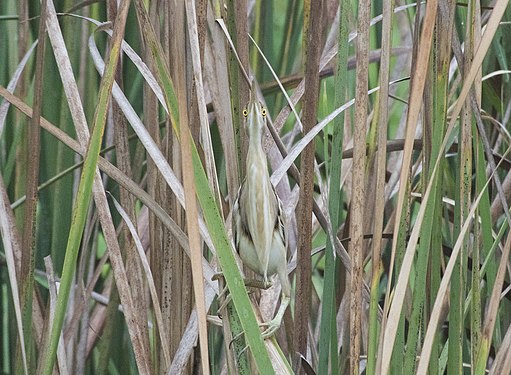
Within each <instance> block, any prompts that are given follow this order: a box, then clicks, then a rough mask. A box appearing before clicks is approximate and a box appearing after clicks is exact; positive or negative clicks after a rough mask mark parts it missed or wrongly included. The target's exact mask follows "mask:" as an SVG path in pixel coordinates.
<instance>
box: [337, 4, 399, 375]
mask: <svg viewBox="0 0 511 375" xmlns="http://www.w3.org/2000/svg"><path fill="white" fill-rule="evenodd" d="M393 13H394V1H393V0H391V1H385V2H384V3H383V21H382V41H381V44H382V45H381V51H382V52H381V63H380V71H379V85H380V92H379V94H378V99H379V100H378V104H377V105H378V108H377V113H378V116H377V120H378V131H377V133H378V134H377V137H378V140H377V142H378V151H377V154H376V161H375V163H376V178H375V185H376V188H375V191H374V195H375V197H374V201H375V207H374V224H373V228H374V229H373V233H374V237H373V251H372V275H371V301H370V307H369V339H368V343H369V345H368V348H367V374H369V375H373V374H375V373H376V369H377V362H378V358H379V357H380V355H378V341H379V340H378V336H379V335H378V334H379V323H378V306H379V305H378V298H379V293H380V292H379V284H380V276H381V273H382V271H383V270H382V264H381V255H380V254H381V247H382V239H383V238H382V235H381V234H383V220H384V217H385V213H384V209H385V207H384V204H385V202H384V201H383V200H381V199H379V197H383V196H384V195H385V173H386V171H387V168H386V165H387V131H388V117H389V109H388V105H389V78H390V77H389V75H390V52H391V45H392V43H391V41H392V20H393ZM339 48H340V47H339Z"/></svg>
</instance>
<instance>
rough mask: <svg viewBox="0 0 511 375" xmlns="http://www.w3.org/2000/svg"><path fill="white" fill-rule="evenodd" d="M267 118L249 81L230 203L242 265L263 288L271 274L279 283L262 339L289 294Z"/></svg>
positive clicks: (284, 238)
mask: <svg viewBox="0 0 511 375" xmlns="http://www.w3.org/2000/svg"><path fill="white" fill-rule="evenodd" d="M266 115H267V111H266V108H264V107H263V106H262V104H261V103H260V102H259V100H258V99H257V91H256V84H255V82H254V81H252V88H251V92H250V99H249V102H248V104H247V106H246V108H245V109H244V110H243V116H244V118H245V121H244V123H245V130H246V132H247V134H248V151H247V156H246V169H245V170H246V177H245V179H244V180H243V182H242V184H241V186H240V188H239V190H238V194H237V196H236V199H235V201H234V204H233V209H232V224H233V225H232V228H233V237H234V244H235V248H236V250H237V252H238V254H239V256H240V258H241V260H242V262H243V264H244V265H246V266H247V267H248V268H249V269H251V270H252V271H254V272H255V273H256V274H258V275H260V276H261V277H262V278H263V285H264V286H263V287H264V288H268V287H269V286H270V285H271V282H270V281H269V277H271V276H272V275H274V274H277V275H278V277H279V280H280V283H281V287H282V292H281V297H282V298H281V304H280V308H279V311H278V312H277V314H276V315H275V317H274V318H273V319H272V320H270V321H269V322H267V323H262V324H261V325H262V326H265V327H267V328H266V329H265V330H264V331H263V333H262V336H263V338H265V339H266V338H268V337H271V336H273V334H274V333H275V332H276V331H277V330H278V329H279V327H280V325H281V323H282V318H283V316H284V313H285V311H286V308H287V306H288V305H289V302H290V294H291V286H290V283H289V278H288V274H287V259H286V258H287V235H286V221H285V216H284V211H283V209H282V202H281V200H280V199H279V197H278V195H277V193H276V192H275V189H274V187H273V185H272V183H271V181H270V174H269V171H268V160H267V159H266V154H265V152H264V150H263V147H262V143H261V142H262V136H263V133H264V128H265V126H266V122H267V118H266Z"/></svg>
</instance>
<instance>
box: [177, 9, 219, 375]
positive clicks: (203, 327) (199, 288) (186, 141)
mask: <svg viewBox="0 0 511 375" xmlns="http://www.w3.org/2000/svg"><path fill="white" fill-rule="evenodd" d="M185 4H186V15H187V21H188V31H189V36H190V44H191V46H192V60H193V76H194V81H195V83H196V91H197V103H198V105H199V117H200V120H201V123H202V124H203V126H201V127H202V128H203V131H207V130H209V129H204V128H205V127H208V125H207V113H204V112H205V111H206V103H205V101H204V95H203V94H204V89H203V87H202V74H201V60H200V54H199V38H198V32H197V24H196V18H197V17H196V14H195V1H193V0H192V1H187V2H186V3H185ZM183 117H184V116H182V117H181V118H180V127H181V128H180V130H181V162H182V165H183V187H184V191H185V201H186V223H187V227H188V241H189V243H190V254H191V257H190V259H191V261H192V275H193V290H194V295H195V304H196V306H197V316H198V320H199V344H200V352H201V363H202V373H203V374H205V375H209V354H208V337H207V336H208V335H207V334H208V332H207V322H206V314H207V311H206V307H205V299H204V280H203V270H202V247H201V241H200V233H199V226H198V224H199V222H198V211H197V201H196V198H195V178H194V174H193V161H192V150H191V146H190V142H191V140H190V129H189V127H188V123H187V121H181V119H183ZM185 120H186V119H185ZM208 154H209V151H208ZM211 162H212V163H213V166H214V161H211ZM213 173H214V174H215V175H214V176H210V178H216V171H215V170H214V169H213ZM214 185H215V186H217V184H214Z"/></svg>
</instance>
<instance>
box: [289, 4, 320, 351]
mask: <svg viewBox="0 0 511 375" xmlns="http://www.w3.org/2000/svg"><path fill="white" fill-rule="evenodd" d="M322 9H323V1H319V2H318V3H317V4H315V5H314V7H313V8H312V9H311V16H310V19H309V27H308V33H307V34H306V38H307V43H306V46H307V51H306V55H307V58H306V63H305V87H306V94H305V96H304V100H303V118H302V120H303V121H302V123H303V126H304V133H307V132H308V131H309V130H310V129H312V128H313V127H314V125H316V113H317V109H318V94H319V73H318V65H319V58H320V43H319V40H320V39H321V35H322V20H321V18H322ZM300 173H301V174H300V197H299V201H298V207H299V209H298V218H297V222H298V224H297V225H298V234H299V235H298V249H297V255H298V256H297V268H296V305H295V306H296V309H295V314H296V315H295V342H294V344H295V345H294V346H295V347H294V350H295V351H296V352H298V353H301V354H302V355H303V356H304V357H307V334H308V327H309V313H310V303H311V272H312V264H311V257H310V254H311V250H312V221H311V218H312V205H313V201H314V199H313V193H314V142H311V143H310V144H309V145H307V147H306V148H305V149H304V151H303V152H302V156H301V171H300Z"/></svg>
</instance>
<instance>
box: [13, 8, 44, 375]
mask: <svg viewBox="0 0 511 375" xmlns="http://www.w3.org/2000/svg"><path fill="white" fill-rule="evenodd" d="M38 40H39V43H38V45H37V52H36V62H37V64H36V67H35V83H34V85H35V86H34V106H33V113H34V115H33V116H32V118H31V119H30V127H29V129H28V140H27V141H28V143H27V146H28V147H26V150H27V154H28V155H27V175H26V177H27V183H26V188H27V191H26V203H25V212H24V213H25V217H24V224H23V237H22V241H23V242H22V247H21V268H20V280H21V285H22V286H21V303H22V314H23V327H24V339H23V340H22V341H21V342H20V345H21V353H22V357H23V368H24V371H25V373H26V372H27V371H28V369H30V371H29V372H33V371H34V369H33V362H32V348H33V345H32V305H33V303H32V301H33V298H34V294H33V292H34V268H35V257H36V253H35V250H36V217H37V199H38V191H37V186H38V183H39V160H40V156H41V154H40V144H41V142H40V139H41V132H40V128H39V124H40V116H41V108H42V100H43V99H42V98H43V96H42V93H43V92H42V91H43V90H42V88H43V67H44V51H45V46H46V0H43V1H42V4H41V19H40V20H39V36H38ZM18 365H19V363H18V362H17V363H16V366H17V371H16V372H21V369H20V367H18Z"/></svg>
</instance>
